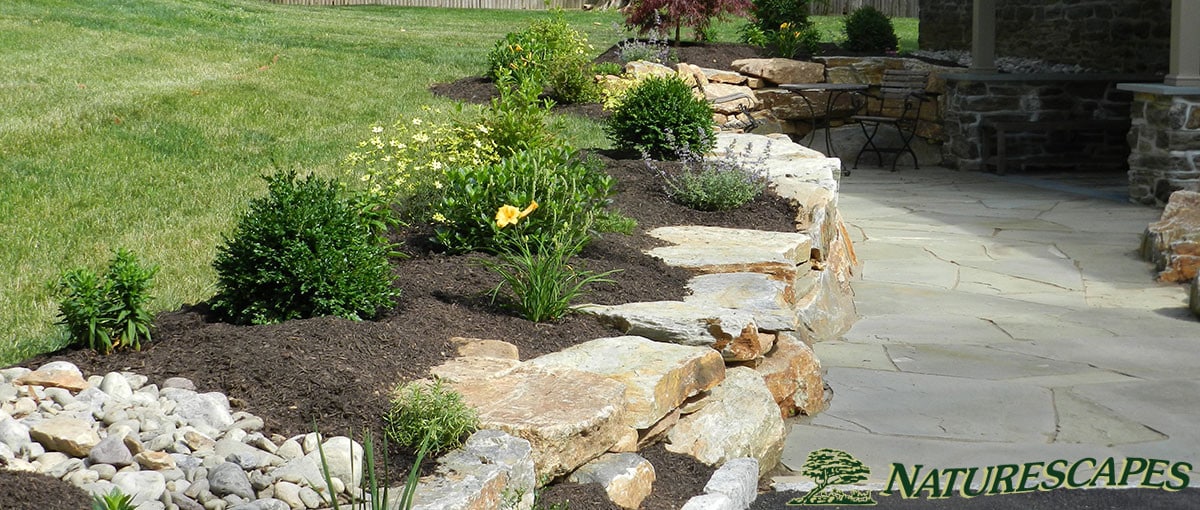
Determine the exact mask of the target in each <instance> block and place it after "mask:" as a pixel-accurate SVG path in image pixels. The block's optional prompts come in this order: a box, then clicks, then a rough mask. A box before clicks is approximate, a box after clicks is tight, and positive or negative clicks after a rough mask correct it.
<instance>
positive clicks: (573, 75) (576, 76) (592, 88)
mask: <svg viewBox="0 0 1200 510" xmlns="http://www.w3.org/2000/svg"><path fill="white" fill-rule="evenodd" d="M546 84H547V86H549V87H550V98H551V99H553V100H554V101H556V102H559V103H563V104H579V103H595V102H598V101H600V84H599V83H596V76H595V75H594V74H593V73H592V63H591V62H590V61H588V60H587V59H583V58H580V59H567V60H563V61H560V62H559V63H558V64H557V65H555V66H554V67H552V68H551V69H550V72H549V76H548V77H547V80H546Z"/></svg>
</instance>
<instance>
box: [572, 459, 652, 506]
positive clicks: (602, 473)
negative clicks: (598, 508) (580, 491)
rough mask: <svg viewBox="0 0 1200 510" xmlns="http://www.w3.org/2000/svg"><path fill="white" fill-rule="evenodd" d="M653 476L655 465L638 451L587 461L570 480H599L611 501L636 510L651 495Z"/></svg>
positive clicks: (588, 481)
mask: <svg viewBox="0 0 1200 510" xmlns="http://www.w3.org/2000/svg"><path fill="white" fill-rule="evenodd" d="M654 479H655V473H654V466H652V465H651V464H650V462H649V461H647V460H646V459H644V458H642V457H641V456H639V455H637V454H636V453H620V454H611V453H610V454H605V455H602V456H600V457H599V458H597V459H596V460H593V461H591V462H589V463H587V464H584V465H583V466H582V467H580V468H579V469H578V470H576V471H575V472H574V473H571V476H569V477H568V478H567V481H568V482H573V483H598V484H600V485H601V486H603V487H604V492H605V493H606V494H608V499H609V501H612V502H613V503H615V504H616V505H617V506H620V507H621V508H627V509H630V510H634V509H636V508H638V507H640V506H641V504H642V501H643V500H645V499H646V496H649V495H650V491H651V490H652V489H653V487H654Z"/></svg>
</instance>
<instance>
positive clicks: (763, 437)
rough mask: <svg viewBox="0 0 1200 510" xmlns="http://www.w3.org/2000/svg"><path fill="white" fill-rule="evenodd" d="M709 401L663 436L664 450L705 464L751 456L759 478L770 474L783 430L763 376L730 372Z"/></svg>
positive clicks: (743, 370) (741, 369) (740, 369)
mask: <svg viewBox="0 0 1200 510" xmlns="http://www.w3.org/2000/svg"><path fill="white" fill-rule="evenodd" d="M707 398H708V399H709V400H711V402H710V403H709V404H708V405H706V406H704V408H702V409H700V410H699V411H696V412H694V413H692V414H689V415H687V416H684V417H683V418H681V419H680V420H679V423H677V424H676V425H675V427H674V428H672V429H671V431H670V432H669V433H668V434H667V445H666V448H667V450H668V451H672V452H675V453H682V454H686V455H690V456H692V457H695V458H696V459H697V460H699V461H701V462H703V463H705V464H708V465H721V464H724V463H725V462H726V461H728V460H730V459H735V458H738V457H753V458H755V459H757V460H758V462H759V475H762V474H764V473H766V472H767V471H770V470H771V469H774V468H775V466H776V465H777V464H778V463H779V459H780V457H781V456H782V455H783V440H784V437H785V436H786V435H787V429H786V428H785V427H784V425H783V417H782V416H780V413H779V406H778V405H776V404H775V399H774V397H773V396H772V395H771V392H770V391H769V390H768V389H767V386H766V384H765V383H764V382H763V378H762V376H760V375H759V374H758V373H757V372H755V371H754V370H753V369H750V368H746V367H736V368H731V369H729V370H727V371H726V376H725V381H724V382H722V383H721V384H719V385H717V387H716V388H713V390H712V393H711V394H710V395H709V396H708V397H707Z"/></svg>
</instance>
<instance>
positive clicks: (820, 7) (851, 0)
mask: <svg viewBox="0 0 1200 510" xmlns="http://www.w3.org/2000/svg"><path fill="white" fill-rule="evenodd" d="M270 1H272V2H274V3H277V4H285V5H328V6H338V5H397V6H406V7H449V8H456V9H516V10H534V9H545V8H546V2H545V1H544V0H270ZM615 3H617V2H612V4H615ZM584 4H588V5H591V6H603V5H606V4H610V3H609V2H608V1H606V0H552V5H553V6H554V7H561V8H563V9H582V8H583V6H584ZM610 5H611V4H610ZM863 5H872V6H874V7H875V8H876V9H879V10H880V11H882V12H883V13H884V14H887V15H888V16H892V17H902V18H915V17H917V0H825V1H816V2H812V3H811V4H810V10H811V11H812V13H813V14H816V15H821V16H838V15H841V14H843V13H847V12H850V11H853V10H855V9H857V8H859V7H862V6H863Z"/></svg>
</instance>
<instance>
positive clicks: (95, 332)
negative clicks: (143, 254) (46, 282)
mask: <svg viewBox="0 0 1200 510" xmlns="http://www.w3.org/2000/svg"><path fill="white" fill-rule="evenodd" d="M157 272H158V268H156V267H143V266H142V265H141V263H140V262H138V259H137V257H136V256H134V255H133V254H132V253H130V252H128V251H126V250H123V249H122V250H118V251H117V253H116V254H115V255H114V257H113V258H112V260H110V261H109V264H108V270H107V272H106V273H105V274H104V276H103V277H101V276H98V275H97V274H96V273H95V272H93V271H91V270H89V269H84V268H76V269H72V270H70V271H67V272H65V273H63V274H62V276H61V277H60V278H59V280H58V282H57V284H56V286H55V291H56V293H57V294H58V296H59V297H60V299H61V301H60V303H59V318H60V321H59V324H63V325H66V326H67V332H68V334H69V335H70V337H71V341H72V343H76V344H84V345H87V346H88V348H90V349H92V350H95V351H97V352H100V353H102V354H108V353H110V352H112V351H113V350H114V349H120V348H126V347H127V348H131V349H134V350H139V349H141V348H142V341H143V340H145V341H150V327H151V325H152V324H153V322H154V316H153V315H152V314H151V313H150V311H149V310H148V309H147V303H148V302H149V301H150V300H151V299H152V298H151V297H150V294H149V291H150V287H151V282H152V280H153V279H154V275H155V273H157Z"/></svg>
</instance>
